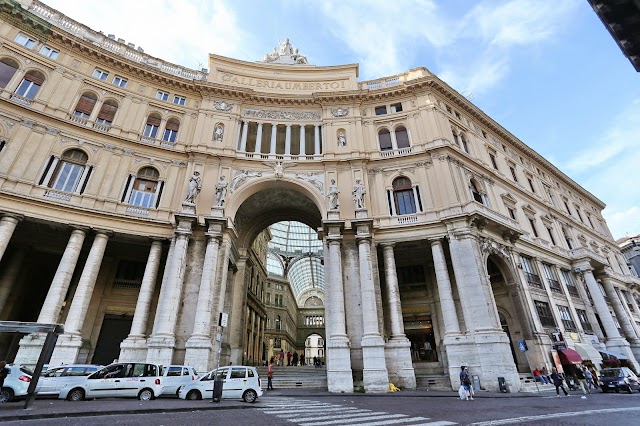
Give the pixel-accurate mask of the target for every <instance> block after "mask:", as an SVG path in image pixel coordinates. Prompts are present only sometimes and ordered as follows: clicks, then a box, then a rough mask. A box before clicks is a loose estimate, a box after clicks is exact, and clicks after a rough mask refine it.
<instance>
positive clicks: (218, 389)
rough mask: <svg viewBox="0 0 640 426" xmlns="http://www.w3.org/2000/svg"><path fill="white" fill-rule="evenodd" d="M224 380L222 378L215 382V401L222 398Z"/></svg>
mask: <svg viewBox="0 0 640 426" xmlns="http://www.w3.org/2000/svg"><path fill="white" fill-rule="evenodd" d="M223 384H224V382H223V381H222V380H215V381H214V382H213V402H220V398H222V385H223Z"/></svg>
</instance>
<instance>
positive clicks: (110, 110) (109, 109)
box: [96, 99, 118, 126]
mask: <svg viewBox="0 0 640 426" xmlns="http://www.w3.org/2000/svg"><path fill="white" fill-rule="evenodd" d="M116 111H118V103H117V102H116V101H114V100H113V99H107V100H106V101H104V102H103V103H102V106H101V107H100V112H99V113H98V117H97V118H96V122H97V123H100V124H105V125H107V126H111V124H112V123H113V117H115V115H116Z"/></svg>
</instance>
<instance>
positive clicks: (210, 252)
mask: <svg viewBox="0 0 640 426" xmlns="http://www.w3.org/2000/svg"><path fill="white" fill-rule="evenodd" d="M205 220H206V222H207V225H208V230H207V233H206V236H207V249H206V251H205V255H204V263H203V265H202V277H201V279H200V289H199V291H198V302H197V303H196V316H195V319H194V322H193V332H192V333H191V337H189V340H187V343H186V345H185V348H186V353H185V357H184V362H185V364H186V365H192V366H193V367H195V369H196V370H197V371H207V370H208V369H209V366H210V365H211V361H212V360H211V356H212V349H213V345H212V342H211V320H212V311H213V309H212V308H213V302H214V293H213V292H214V284H215V280H216V272H217V270H218V257H219V254H220V242H221V240H222V229H223V228H224V222H223V221H222V220H219V219H218V220H216V219H205Z"/></svg>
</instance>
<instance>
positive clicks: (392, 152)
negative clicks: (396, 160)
mask: <svg viewBox="0 0 640 426" xmlns="http://www.w3.org/2000/svg"><path fill="white" fill-rule="evenodd" d="M411 152H412V150H411V147H410V146H409V147H406V148H398V149H387V150H384V151H380V156H381V157H383V158H387V157H400V156H403V155H408V154H411Z"/></svg>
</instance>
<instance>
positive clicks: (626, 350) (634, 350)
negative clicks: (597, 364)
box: [605, 338, 640, 371]
mask: <svg viewBox="0 0 640 426" xmlns="http://www.w3.org/2000/svg"><path fill="white" fill-rule="evenodd" d="M605 345H606V346H607V350H608V351H611V352H617V353H619V354H621V355H626V356H627V358H629V361H630V362H631V363H632V364H633V366H634V367H635V368H636V371H640V365H639V364H638V357H639V356H640V347H639V346H637V345H635V344H630V343H629V342H628V341H627V340H626V339H624V338H619V339H616V338H613V339H608V340H607V341H606V343H605Z"/></svg>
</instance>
